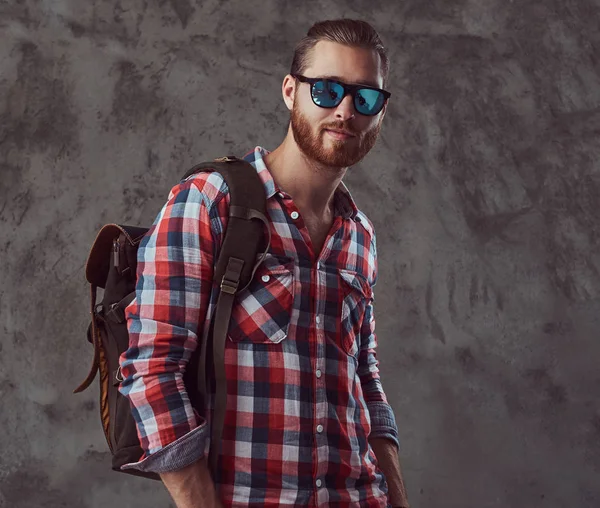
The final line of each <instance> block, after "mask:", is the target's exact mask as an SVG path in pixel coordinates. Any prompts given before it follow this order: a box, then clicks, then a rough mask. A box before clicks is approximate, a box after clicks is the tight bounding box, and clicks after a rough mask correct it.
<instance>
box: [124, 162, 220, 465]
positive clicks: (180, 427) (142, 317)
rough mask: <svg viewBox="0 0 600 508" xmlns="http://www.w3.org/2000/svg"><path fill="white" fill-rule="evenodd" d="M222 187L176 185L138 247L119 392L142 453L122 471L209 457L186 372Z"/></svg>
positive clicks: (214, 181)
mask: <svg viewBox="0 0 600 508" xmlns="http://www.w3.org/2000/svg"><path fill="white" fill-rule="evenodd" d="M223 185H224V183H223V179H222V177H221V176H220V175H217V174H215V173H202V174H200V175H196V176H195V177H192V178H190V179H188V180H187V181H185V182H182V183H180V184H179V185H177V186H175V187H174V188H173V189H172V190H171V193H170V194H169V199H168V201H167V203H166V204H165V206H164V207H163V208H162V210H161V212H160V213H159V214H158V216H157V218H156V220H155V221H154V224H153V225H152V227H151V228H150V230H149V231H148V233H147V234H146V235H145V237H144V238H143V240H142V241H141V243H140V246H139V249H138V258H137V261H138V264H137V283H136V295H135V299H134V300H133V301H132V302H131V304H130V305H129V306H128V307H127V309H126V318H127V328H128V331H129V349H128V350H127V351H125V352H124V353H123V354H122V355H121V358H120V365H121V371H122V375H123V378H124V380H123V382H122V383H121V385H120V388H119V390H120V392H121V394H122V395H124V396H125V397H127V398H128V399H129V401H130V405H131V410H132V414H133V416H134V419H135V422H136V426H137V431H138V437H139V440H140V445H141V447H142V450H143V452H144V454H143V455H142V457H141V458H140V460H139V461H138V462H136V463H132V464H126V465H125V466H123V469H138V470H140V471H149V472H155V473H163V472H168V471H175V470H177V469H181V468H183V467H185V466H187V465H189V464H191V463H193V462H195V461H197V460H199V459H200V458H202V457H203V456H205V455H206V454H207V451H208V448H209V444H210V443H209V439H210V438H209V429H208V424H207V422H206V421H205V420H204V419H203V418H202V417H201V416H200V415H199V414H198V412H197V411H195V410H194V408H193V407H192V405H191V403H190V399H189V397H188V394H187V392H186V389H185V385H184V381H183V375H184V373H185V370H186V366H187V364H188V362H189V360H190V358H191V356H192V354H193V353H194V351H196V349H197V347H198V344H199V341H200V340H201V338H202V332H203V324H204V322H205V318H206V313H207V309H208V308H209V301H210V297H211V292H212V277H213V264H214V256H215V255H216V249H215V246H216V244H218V242H219V238H220V237H219V234H220V231H222V229H224V224H223V223H222V221H221V218H222V217H221V212H222V210H220V208H221V206H219V205H217V203H221V202H223V201H224V200H223V199H221V198H222V196H223V189H222V187H223ZM224 220H226V219H224Z"/></svg>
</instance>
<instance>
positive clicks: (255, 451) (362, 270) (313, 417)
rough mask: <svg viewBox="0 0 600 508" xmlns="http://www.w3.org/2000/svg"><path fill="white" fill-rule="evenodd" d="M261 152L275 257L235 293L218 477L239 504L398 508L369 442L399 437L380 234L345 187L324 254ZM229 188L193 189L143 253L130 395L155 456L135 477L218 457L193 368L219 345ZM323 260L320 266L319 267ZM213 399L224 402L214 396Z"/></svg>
mask: <svg viewBox="0 0 600 508" xmlns="http://www.w3.org/2000/svg"><path fill="white" fill-rule="evenodd" d="M267 153H268V152H267V151H266V150H264V149H263V148H261V147H256V148H255V150H254V151H252V152H250V153H249V154H248V155H246V157H245V159H246V160H247V161H249V162H250V163H251V164H252V165H253V166H254V167H255V168H256V170H257V172H258V174H259V176H260V177H261V179H262V181H263V183H264V186H265V190H266V195H267V211H268V218H269V222H270V228H271V233H272V241H271V246H270V249H269V252H268V256H267V258H266V260H265V261H264V262H263V263H262V265H261V266H260V267H259V269H258V270H257V272H256V274H255V277H254V279H253V281H252V282H251V284H250V286H249V287H248V289H246V290H244V291H243V292H241V293H240V294H239V295H238V296H237V299H236V303H235V305H234V308H233V313H232V319H231V322H230V328H229V335H228V340H227V344H226V350H225V364H226V373H227V379H228V381H227V383H228V384H227V393H228V400H227V411H226V416H225V426H224V429H223V437H222V443H221V452H220V453H221V456H220V469H219V475H218V478H217V480H216V483H217V485H218V487H219V492H220V496H221V499H222V502H223V504H224V506H240V507H241V506H260V507H263V506H280V505H296V506H357V507H359V506H360V507H363V506H365V507H367V506H368V507H371V506H386V505H387V484H386V481H385V477H384V475H383V474H382V472H381V470H380V469H379V468H378V467H377V460H376V457H375V455H374V453H373V450H372V448H371V447H370V446H369V442H368V439H369V438H373V437H384V438H388V439H390V440H392V441H393V442H395V443H396V444H398V433H397V427H396V423H395V419H394V414H393V412H392V409H391V407H390V405H389V404H388V402H387V400H386V396H385V393H384V391H383V388H382V385H381V382H380V378H379V371H378V361H377V359H376V355H375V350H376V345H377V338H376V335H375V321H374V318H373V289H372V288H373V286H374V284H375V282H376V278H377V258H376V249H375V234H374V231H373V226H372V224H371V223H370V221H369V220H368V219H367V217H366V216H365V215H364V214H363V213H362V212H360V211H359V210H358V209H357V208H356V205H355V204H354V202H353V200H352V198H351V196H350V194H349V192H348V190H347V189H346V187H345V186H344V184H343V183H342V184H340V186H339V187H338V189H337V190H336V193H335V220H334V224H333V227H332V230H331V231H330V234H329V236H328V238H327V240H326V241H325V244H324V247H323V250H322V252H321V253H320V256H319V253H314V252H313V251H312V247H311V241H310V237H309V233H308V230H307V228H306V226H305V225H304V223H303V220H302V215H300V213H299V210H298V209H297V208H296V206H295V205H294V202H293V200H292V198H291V197H290V196H289V195H287V194H286V193H285V192H282V191H281V190H280V189H278V188H277V187H276V185H275V182H274V180H273V178H272V176H271V174H270V173H269V171H268V169H267V167H266V165H265V162H264V160H263V156H264V155H265V154H267ZM228 204H229V194H228V188H227V185H226V184H225V182H224V180H223V178H222V177H221V176H220V175H219V174H218V173H200V174H197V175H194V176H192V177H190V178H188V179H187V180H185V181H183V182H180V183H179V184H178V185H176V186H175V187H174V188H173V189H172V190H171V192H170V194H169V198H168V202H167V203H166V204H165V206H164V207H163V209H162V210H161V212H160V213H159V214H158V216H157V218H156V220H155V221H154V223H153V225H152V227H151V228H150V230H149V231H148V233H147V234H146V236H145V237H144V238H143V240H142V242H141V244H140V247H139V250H138V269H137V277H138V280H137V286H136V298H135V299H134V300H133V302H132V303H131V304H130V305H129V307H128V308H127V309H126V316H127V325H128V329H129V334H130V347H129V349H128V350H127V351H126V352H125V353H124V354H123V355H122V356H121V361H120V363H121V367H122V374H123V376H124V378H125V380H124V381H123V382H122V384H121V387H120V390H121V393H122V394H123V395H125V396H127V397H128V398H129V400H130V402H131V406H132V412H133V415H134V417H135V421H136V424H137V429H138V435H139V438H140V441H141V445H142V449H143V450H144V455H143V456H142V458H141V459H140V461H139V462H137V463H134V464H128V465H126V466H124V468H134V469H138V470H142V471H154V472H158V473H162V472H167V471H174V470H177V469H180V468H182V467H185V466H186V465H189V464H191V463H192V462H194V461H196V460H198V459H200V458H202V457H204V456H207V452H208V448H209V440H210V429H209V426H210V414H211V409H210V408H209V411H208V413H207V417H206V419H204V418H202V417H201V416H200V415H199V414H198V413H197V412H196V411H195V410H194V409H193V408H192V406H191V404H190V401H189V398H188V396H187V393H186V390H185V386H184V383H183V373H184V371H185V368H186V364H187V362H188V360H189V359H190V357H191V355H192V353H193V352H194V351H195V350H196V348H197V347H198V344H199V342H200V341H202V340H206V338H207V332H208V329H209V328H210V322H211V318H212V314H213V311H214V309H215V306H216V297H217V295H218V288H217V287H216V285H214V284H213V281H212V275H213V263H214V262H215V261H216V259H217V257H218V253H219V249H220V245H221V242H222V239H223V234H224V231H225V228H226V227H227V217H228ZM317 257H318V258H317ZM209 406H210V403H209Z"/></svg>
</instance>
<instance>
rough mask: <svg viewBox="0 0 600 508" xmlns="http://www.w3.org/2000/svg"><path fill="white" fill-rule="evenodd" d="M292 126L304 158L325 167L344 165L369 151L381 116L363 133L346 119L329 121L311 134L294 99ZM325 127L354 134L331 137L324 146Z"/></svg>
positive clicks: (377, 130) (309, 124)
mask: <svg viewBox="0 0 600 508" xmlns="http://www.w3.org/2000/svg"><path fill="white" fill-rule="evenodd" d="M291 126H292V134H293V136H294V140H295V141H296V144H297V145H298V147H299V148H300V150H301V151H302V152H303V153H304V155H305V156H306V157H308V158H309V159H312V160H314V161H315V162H317V163H319V164H322V165H324V166H329V167H334V168H347V167H348V166H352V165H354V164H356V163H357V162H359V161H361V160H362V159H363V158H364V157H365V155H367V154H368V153H369V152H370V151H371V148H373V146H374V145H375V142H376V141H377V137H378V136H379V131H380V130H381V118H380V119H379V121H378V122H377V124H376V125H375V126H374V127H372V128H371V129H370V130H368V131H366V132H364V133H363V134H362V136H360V133H359V132H358V131H356V130H355V129H354V128H353V127H352V125H351V124H350V123H348V122H332V123H329V124H327V125H324V126H323V127H321V128H319V130H318V132H317V133H314V131H313V128H312V125H311V123H310V122H309V121H308V119H307V118H306V117H305V116H304V115H303V114H302V112H301V111H300V109H299V108H298V107H297V103H296V102H294V106H293V107H292V114H291ZM325 129H343V130H345V131H348V132H350V133H351V134H354V135H355V136H356V137H354V138H349V139H346V140H341V139H334V138H330V146H326V144H325V143H326V142H325V140H324V139H323V136H326V135H327V134H326V133H325ZM328 137H329V136H328Z"/></svg>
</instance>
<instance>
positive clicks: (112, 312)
mask: <svg viewBox="0 0 600 508" xmlns="http://www.w3.org/2000/svg"><path fill="white" fill-rule="evenodd" d="M105 316H106V317H107V318H109V319H110V320H111V321H115V322H116V323H119V324H120V323H124V322H125V312H123V309H121V307H119V303H118V302H117V303H113V304H111V306H110V307H109V308H108V310H107V311H106V314H105Z"/></svg>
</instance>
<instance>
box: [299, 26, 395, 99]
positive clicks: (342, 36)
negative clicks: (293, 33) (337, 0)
mask: <svg viewBox="0 0 600 508" xmlns="http://www.w3.org/2000/svg"><path fill="white" fill-rule="evenodd" d="M319 41H331V42H337V43H339V44H344V45H346V46H351V47H356V48H364V49H371V50H373V51H376V52H377V54H378V55H379V58H380V59H381V71H382V74H383V86H384V87H385V85H386V83H387V80H388V75H389V69H390V62H389V58H388V54H387V49H386V48H385V46H384V45H383V42H382V41H381V38H380V37H379V34H378V33H377V32H376V31H375V29H374V28H373V27H372V26H371V25H369V23H367V22H366V21H360V20H356V19H334V20H327V21H320V22H318V23H315V24H314V25H313V26H312V27H311V28H310V30H309V31H308V32H307V34H306V36H305V37H304V38H303V39H302V40H300V42H298V44H296V47H295V49H294V58H293V60H292V67H291V69H290V74H303V73H304V71H305V70H306V68H307V67H308V65H309V63H310V56H311V50H312V49H313V48H314V47H315V45H316V44H317V42H319Z"/></svg>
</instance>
